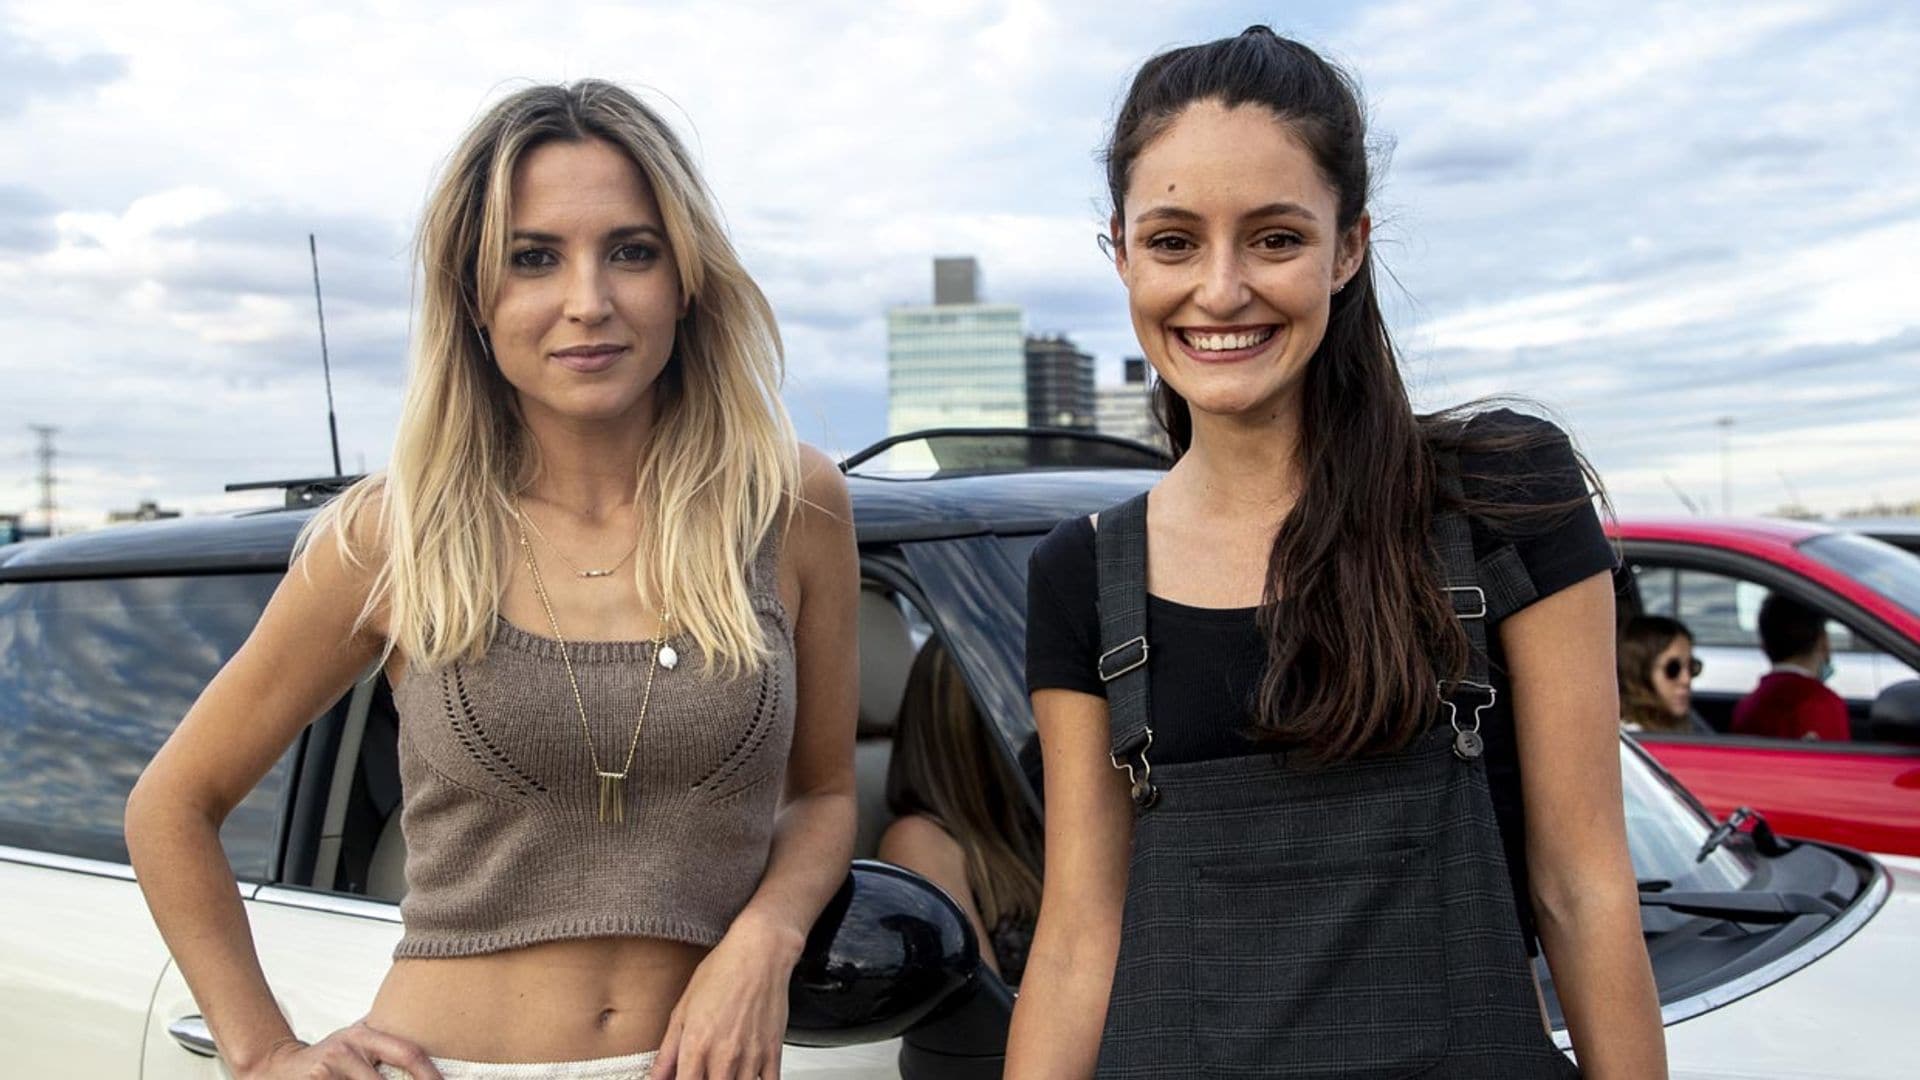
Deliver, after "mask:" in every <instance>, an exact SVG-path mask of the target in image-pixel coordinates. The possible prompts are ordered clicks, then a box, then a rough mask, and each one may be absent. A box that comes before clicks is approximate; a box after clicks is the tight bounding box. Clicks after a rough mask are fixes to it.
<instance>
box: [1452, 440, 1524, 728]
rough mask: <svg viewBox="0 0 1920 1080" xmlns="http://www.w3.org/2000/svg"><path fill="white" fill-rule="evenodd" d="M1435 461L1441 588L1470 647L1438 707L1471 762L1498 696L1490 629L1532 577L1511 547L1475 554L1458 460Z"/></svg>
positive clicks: (1520, 599)
mask: <svg viewBox="0 0 1920 1080" xmlns="http://www.w3.org/2000/svg"><path fill="white" fill-rule="evenodd" d="M1436 465H1437V472H1438V474H1439V480H1440V484H1439V487H1440V495H1441V506H1440V507H1438V508H1437V509H1436V510H1435V512H1434V516H1433V536H1432V544H1433V549H1434V554H1435V556H1436V557H1437V558H1438V559H1439V560H1440V572H1441V574H1442V577H1443V580H1444V582H1445V584H1444V586H1443V588H1445V589H1446V591H1447V597H1448V599H1449V600H1451V601H1452V603H1453V614H1454V617H1455V618H1457V619H1459V620H1460V626H1461V629H1463V630H1465V631H1466V634H1467V646H1468V648H1467V671H1466V674H1465V676H1464V677H1463V678H1461V679H1460V680H1459V681H1457V682H1455V683H1454V684H1453V685H1451V686H1448V685H1446V684H1445V683H1442V684H1441V686H1440V699H1441V708H1442V709H1443V710H1445V711H1446V714H1447V720H1448V722H1449V723H1450V724H1451V725H1452V727H1453V730H1454V741H1453V752H1454V753H1455V754H1456V755H1458V756H1459V757H1461V758H1462V759H1464V760H1468V761H1471V760H1473V759H1475V758H1477V757H1479V756H1480V754H1481V753H1482V751H1483V750H1484V744H1483V742H1482V740H1481V738H1480V719H1481V714H1482V713H1483V712H1484V711H1485V710H1487V709H1489V708H1492V707H1493V704H1494V702H1496V701H1497V700H1499V693H1498V691H1496V690H1495V689H1494V687H1493V677H1492V660H1491V658H1490V656H1489V654H1488V652H1487V634H1488V632H1489V630H1488V627H1489V626H1490V625H1492V624H1493V623H1496V622H1498V621H1499V620H1501V619H1503V618H1505V617H1506V616H1508V615H1510V614H1512V613H1513V612H1515V611H1517V610H1519V609H1520V608H1522V607H1524V606H1526V605H1527V604H1528V603H1531V602H1532V600H1533V597H1534V590H1533V581H1532V579H1531V578H1530V577H1529V576H1528V574H1527V571H1526V567H1525V566H1524V565H1522V564H1521V562H1520V556H1519V555H1518V553H1516V552H1515V551H1514V550H1513V548H1512V547H1502V548H1501V549H1500V550H1498V551H1496V552H1494V553H1493V554H1492V555H1489V556H1488V557H1487V558H1485V559H1480V560H1476V559H1475V558H1474V556H1473V530H1472V528H1471V527H1470V526H1469V525H1468V523H1467V515H1466V512H1465V511H1464V510H1463V509H1462V506H1463V503H1464V499H1465V492H1464V491H1463V489H1462V487H1461V484H1460V462H1459V459H1458V457H1455V456H1448V457H1444V458H1442V459H1441V460H1440V461H1438V462H1436Z"/></svg>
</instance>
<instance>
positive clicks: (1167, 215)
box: [1133, 202, 1320, 225]
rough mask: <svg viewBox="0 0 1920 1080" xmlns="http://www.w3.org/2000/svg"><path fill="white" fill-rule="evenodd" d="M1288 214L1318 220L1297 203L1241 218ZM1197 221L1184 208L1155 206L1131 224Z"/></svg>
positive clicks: (1264, 208) (1262, 209) (1281, 204)
mask: <svg viewBox="0 0 1920 1080" xmlns="http://www.w3.org/2000/svg"><path fill="white" fill-rule="evenodd" d="M1289 214H1291V215H1294V216H1297V217H1303V218H1306V219H1307V220H1308V221H1316V222H1317V221H1319V220H1320V219H1319V218H1318V217H1316V216H1314V213H1313V211H1311V210H1309V209H1307V208H1306V207H1304V206H1301V205H1300V204H1299V203H1290V202H1276V203H1268V204H1267V205H1265V206H1262V207H1260V208H1258V209H1256V210H1249V211H1248V212H1247V213H1246V214H1245V215H1243V216H1244V217H1249V218H1264V217H1283V216H1286V215H1289ZM1199 220H1201V217H1200V215H1199V214H1196V213H1194V212H1193V211H1191V210H1188V209H1186V208H1185V207H1180V206H1156V207H1154V208H1153V209H1151V210H1148V211H1146V212H1145V213H1143V214H1141V215H1140V216H1139V217H1137V218H1134V219H1133V223H1134V224H1135V225H1144V224H1146V223H1148V222H1150V221H1183V222H1195V221H1199Z"/></svg>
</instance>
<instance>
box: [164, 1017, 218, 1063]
mask: <svg viewBox="0 0 1920 1080" xmlns="http://www.w3.org/2000/svg"><path fill="white" fill-rule="evenodd" d="M167 1034H169V1035H171V1036H173V1041H174V1042H177V1043H179V1044H180V1048H181V1049H182V1050H185V1051H186V1052H187V1053H189V1054H198V1055H199V1056H200V1057H205V1058H210V1057H219V1056H220V1051H219V1050H218V1049H217V1048H215V1046H214V1045H213V1032H211V1031H209V1030H208V1029H207V1021H206V1018H205V1017H202V1016H183V1017H181V1018H180V1019H178V1020H175V1021H174V1022H173V1023H171V1024H168V1025H167Z"/></svg>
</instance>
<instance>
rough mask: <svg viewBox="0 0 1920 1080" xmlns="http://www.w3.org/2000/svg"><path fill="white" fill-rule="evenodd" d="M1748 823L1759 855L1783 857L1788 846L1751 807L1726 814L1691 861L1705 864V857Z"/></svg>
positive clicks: (1742, 807) (1739, 808) (1758, 812)
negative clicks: (1751, 827)
mask: <svg viewBox="0 0 1920 1080" xmlns="http://www.w3.org/2000/svg"><path fill="white" fill-rule="evenodd" d="M1749 821H1751V822H1753V846H1754V848H1755V849H1756V850H1757V851H1759V852H1760V854H1762V855H1784V854H1786V853H1787V851H1788V850H1789V847H1790V845H1788V844H1787V843H1786V842H1785V841H1783V840H1781V839H1780V838H1779V837H1778V836H1775V835H1774V833H1773V827H1772V826H1770V825H1768V824H1767V819H1766V818H1763V817H1761V816H1760V811H1758V810H1755V809H1754V808H1753V807H1751V806H1741V807H1737V808H1735V810H1734V811H1733V813H1731V814H1728V815H1727V820H1725V821H1723V822H1721V823H1720V824H1718V825H1715V826H1714V827H1713V831H1712V832H1710V833H1708V834H1707V839H1706V842H1705V843H1703V844H1701V845H1700V850H1699V851H1698V852H1696V853H1695V854H1694V856H1693V861H1694V862H1696V863H1703V862H1706V861H1707V856H1709V855H1711V854H1713V853H1714V852H1716V851H1718V850H1720V845H1721V844H1724V843H1726V842H1727V838H1728V837H1730V836H1732V835H1733V834H1735V833H1737V832H1739V831H1740V827H1741V826H1742V825H1745V824H1746V823H1747V822H1749Z"/></svg>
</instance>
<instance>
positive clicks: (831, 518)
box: [784, 443, 859, 583]
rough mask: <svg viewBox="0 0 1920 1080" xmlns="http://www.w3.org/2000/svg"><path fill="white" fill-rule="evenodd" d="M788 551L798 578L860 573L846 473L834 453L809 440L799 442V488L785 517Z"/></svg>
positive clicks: (822, 579) (825, 578)
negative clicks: (832, 455)
mask: <svg viewBox="0 0 1920 1080" xmlns="http://www.w3.org/2000/svg"><path fill="white" fill-rule="evenodd" d="M784 555H785V562H786V563H787V565H788V566H789V567H791V568H792V572H793V573H794V575H795V577H796V578H798V579H799V580H800V581H807V580H812V581H814V582H816V583H824V582H827V581H834V580H837V579H839V578H842V577H846V576H848V574H849V573H851V574H852V576H853V577H854V578H856V579H857V577H858V570H857V566H858V563H859V556H858V554H857V552H856V550H855V548H854V539H853V502H852V499H851V498H850V497H849V496H848V494H847V478H846V477H845V476H843V475H841V472H840V466H839V465H838V464H837V463H836V462H835V461H834V460H833V459H832V458H830V457H828V456H827V455H826V454H825V453H822V452H821V451H820V450H818V449H816V448H815V447H812V446H808V445H806V444H805V443H802V444H800V490H799V492H798V493H797V494H796V497H795V498H794V501H793V514H792V516H791V517H790V518H789V519H788V523H787V536H786V544H785V552H784ZM849 568H855V569H849Z"/></svg>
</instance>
